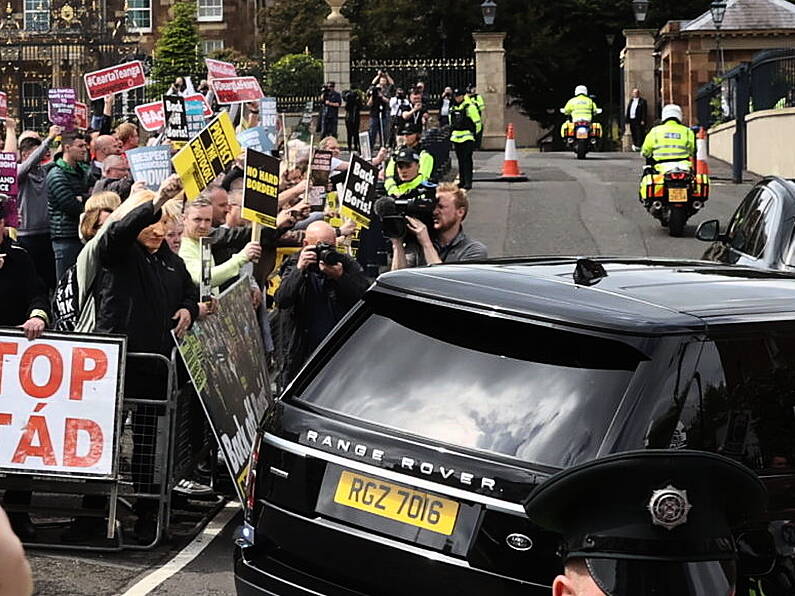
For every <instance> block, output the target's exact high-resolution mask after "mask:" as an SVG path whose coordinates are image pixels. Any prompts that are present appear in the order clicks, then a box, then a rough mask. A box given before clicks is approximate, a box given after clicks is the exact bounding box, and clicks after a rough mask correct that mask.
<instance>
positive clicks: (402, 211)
mask: <svg viewBox="0 0 795 596" xmlns="http://www.w3.org/2000/svg"><path fill="white" fill-rule="evenodd" d="M437 202H438V200H437V198H436V185H435V184H431V183H430V182H423V183H422V184H420V185H419V186H418V187H417V188H414V189H412V190H410V191H409V192H407V193H406V194H404V195H401V196H399V197H397V198H394V197H381V198H380V199H378V200H377V201H376V202H375V205H374V208H375V213H376V215H378V217H379V218H380V219H381V225H382V228H383V232H384V236H386V237H387V238H405V236H406V232H407V231H408V228H407V227H406V216H409V217H414V218H416V219H418V220H420V221H421V222H422V223H424V224H425V226H426V227H427V228H428V230H432V229H433V211H434V209H436V204H437Z"/></svg>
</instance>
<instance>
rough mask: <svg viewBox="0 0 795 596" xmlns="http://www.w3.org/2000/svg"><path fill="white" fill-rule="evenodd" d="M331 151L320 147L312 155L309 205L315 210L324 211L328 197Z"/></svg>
mask: <svg viewBox="0 0 795 596" xmlns="http://www.w3.org/2000/svg"><path fill="white" fill-rule="evenodd" d="M331 157H332V154H331V151H324V150H323V149H318V150H316V151H315V152H314V154H313V155H312V166H311V169H310V171H309V206H310V207H311V208H312V210H313V211H322V210H323V203H324V201H325V198H326V190H327V188H328V179H329V175H330V174H331Z"/></svg>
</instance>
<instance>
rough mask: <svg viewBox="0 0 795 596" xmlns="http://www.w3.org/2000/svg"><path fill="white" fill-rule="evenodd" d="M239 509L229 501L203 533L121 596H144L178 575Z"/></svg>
mask: <svg viewBox="0 0 795 596" xmlns="http://www.w3.org/2000/svg"><path fill="white" fill-rule="evenodd" d="M239 509H240V503H238V502H237V501H230V502H229V503H227V504H226V505H225V506H224V508H223V509H221V511H219V512H218V513H217V514H216V515H215V517H214V518H213V519H212V520H210V523H209V524H207V527H205V528H204V531H203V532H202V533H201V534H199V535H198V536H196V537H195V538H194V539H193V540H192V541H191V542H190V544H188V545H187V546H186V547H185V548H183V549H182V550H181V551H179V552H178V553H177V554H176V555H174V558H173V559H171V560H170V561H169V562H168V563H166V564H165V565H163V566H162V567H160V568H159V569H156V570H155V571H152V572H151V573H150V574H149V575H146V576H144V577H143V578H141V579H140V580H139V581H138V582H137V583H135V585H133V586H132V587H131V588H130V589H129V590H127V591H126V592H124V593H123V594H122V595H121V596H145V595H146V594H149V593H150V592H151V591H152V590H154V589H155V588H156V587H158V586H159V585H160V584H162V583H163V582H165V581H166V580H167V579H169V578H170V577H172V576H173V575H175V574H176V573H179V572H180V571H181V570H182V569H183V568H184V567H185V566H186V565H187V564H188V563H190V562H191V561H193V560H194V559H195V558H196V557H198V556H199V555H200V554H201V553H202V551H203V550H204V549H205V548H207V546H208V545H209V544H210V543H211V542H212V541H213V539H214V538H215V537H216V536H218V534H220V533H221V532H222V531H223V529H224V528H225V527H226V525H227V524H228V523H229V522H230V521H232V519H233V518H234V517H235V515H236V514H237V512H238V511H239Z"/></svg>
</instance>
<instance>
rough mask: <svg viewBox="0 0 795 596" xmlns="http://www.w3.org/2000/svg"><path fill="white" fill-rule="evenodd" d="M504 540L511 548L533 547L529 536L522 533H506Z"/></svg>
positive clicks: (522, 549) (524, 549) (526, 548)
mask: <svg viewBox="0 0 795 596" xmlns="http://www.w3.org/2000/svg"><path fill="white" fill-rule="evenodd" d="M505 542H506V544H507V545H508V546H510V547H511V548H512V549H513V550H519V551H527V550H530V549H531V548H533V541H532V540H531V539H530V537H529V536H525V535H524V534H517V533H514V534H508V536H506V538H505Z"/></svg>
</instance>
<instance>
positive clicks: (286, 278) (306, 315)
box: [275, 221, 370, 387]
mask: <svg viewBox="0 0 795 596" xmlns="http://www.w3.org/2000/svg"><path fill="white" fill-rule="evenodd" d="M336 240H337V234H336V232H335V231H334V228H332V227H331V226H330V225H328V224H327V223H325V222H322V221H316V222H314V223H311V224H310V225H309V226H308V227H307V228H306V235H305V237H304V248H303V249H302V250H301V252H300V253H298V254H297V255H294V256H293V257H292V258H290V259H289V260H288V261H287V262H286V263H285V264H284V265H283V266H282V270H281V279H282V281H281V285H280V286H279V289H278V291H277V292H276V296H275V298H276V303H277V305H278V306H279V309H280V311H281V312H280V315H279V317H280V320H281V328H280V329H279V337H280V338H281V344H282V345H281V346H280V347H281V348H282V349H281V352H282V354H281V356H282V357H283V359H284V361H283V366H282V369H281V375H280V383H281V386H282V387H284V386H285V385H286V384H287V383H288V382H289V381H291V380H292V378H293V377H294V376H295V375H296V373H297V372H298V371H299V370H300V369H301V367H302V366H303V365H304V362H306V360H307V358H308V357H309V355H310V354H311V353H312V352H313V351H314V350H315V348H317V346H318V345H319V344H320V342H322V341H323V339H324V338H325V337H326V335H328V333H329V331H331V330H332V329H333V328H334V326H335V325H336V324H337V323H338V322H339V321H340V319H342V317H343V316H345V314H346V313H347V312H348V311H349V310H350V309H351V308H352V307H353V305H354V304H356V302H357V301H358V300H359V299H360V298H361V297H362V295H363V294H364V292H365V290H367V287H368V286H369V285H370V280H369V279H368V278H367V277H366V276H365V275H364V273H363V272H362V268H361V267H360V266H359V264H358V263H357V262H356V261H354V260H353V259H351V258H350V257H348V256H347V255H343V254H339V253H334V255H332V259H331V260H336V261H337V263H336V264H328V263H327V262H324V261H323V260H321V259H319V258H318V250H317V245H318V243H326V244H328V245H331V247H334V246H335V243H336Z"/></svg>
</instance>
